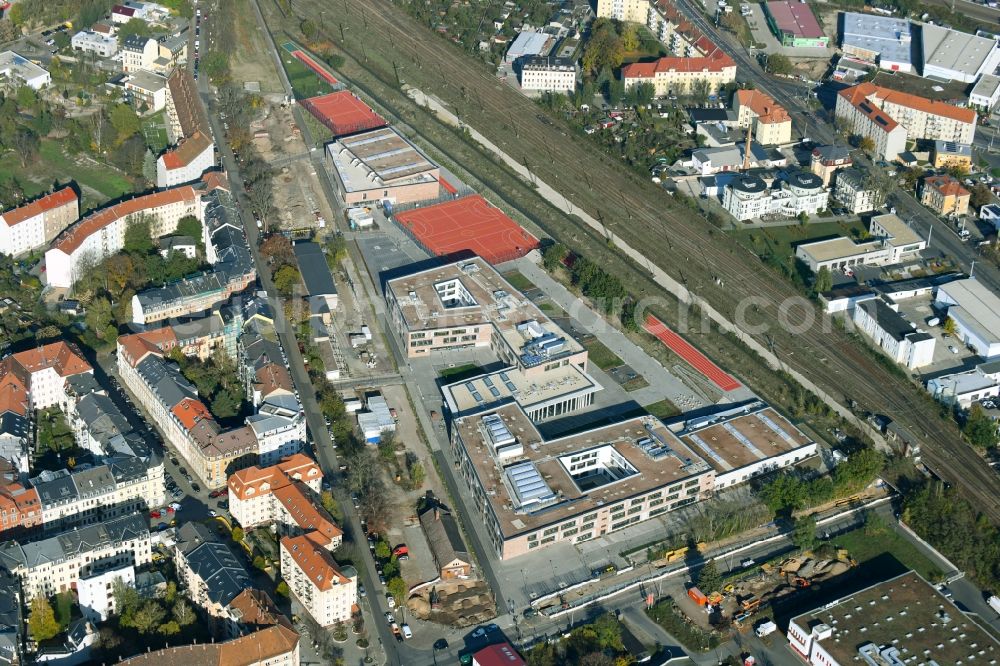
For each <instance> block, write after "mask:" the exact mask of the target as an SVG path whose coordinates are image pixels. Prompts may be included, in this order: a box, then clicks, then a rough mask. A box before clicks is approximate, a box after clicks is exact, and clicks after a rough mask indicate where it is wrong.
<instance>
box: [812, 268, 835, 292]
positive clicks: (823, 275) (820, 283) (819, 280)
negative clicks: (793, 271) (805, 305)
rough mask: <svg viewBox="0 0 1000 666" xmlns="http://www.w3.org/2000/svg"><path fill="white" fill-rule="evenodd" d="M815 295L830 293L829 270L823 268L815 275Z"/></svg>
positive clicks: (830, 280) (831, 277) (831, 282)
mask: <svg viewBox="0 0 1000 666" xmlns="http://www.w3.org/2000/svg"><path fill="white" fill-rule="evenodd" d="M815 288H816V293H818V294H822V293H823V292H825V291H830V289H832V288H833V276H832V275H831V274H830V269H829V268H827V267H826V266H823V267H822V268H820V269H819V271H817V273H816V284H815Z"/></svg>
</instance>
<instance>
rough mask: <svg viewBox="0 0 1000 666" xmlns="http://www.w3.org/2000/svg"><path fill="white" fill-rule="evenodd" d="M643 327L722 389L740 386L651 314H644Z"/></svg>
mask: <svg viewBox="0 0 1000 666" xmlns="http://www.w3.org/2000/svg"><path fill="white" fill-rule="evenodd" d="M643 328H644V329H646V331H647V332H649V333H652V334H653V335H655V336H656V337H657V338H659V340H660V342H662V343H663V344H665V345H666V346H667V348H668V349H670V351H672V352H674V353H675V354H677V355H678V356H680V357H681V358H682V359H684V360H685V361H686V362H687V363H688V365H690V366H691V367H692V368H694V369H695V370H697V371H698V372H700V373H701V374H703V375H705V376H706V377H707V378H708V379H710V380H712V382H713V383H714V384H715V385H716V386H718V387H719V388H720V389H722V390H723V391H735V390H736V389H738V388H739V387H740V383H739V382H738V381H736V380H735V379H733V378H732V377H731V376H729V375H728V374H726V373H725V372H724V371H723V370H722V368H720V367H719V366H717V365H716V364H715V363H712V362H711V361H710V360H709V359H708V357H707V356H705V355H704V354H702V353H701V352H700V351H698V350H697V349H695V348H694V347H693V346H692V345H691V343H690V342H688V341H687V340H685V339H684V338H682V337H681V336H679V335H677V334H676V333H674V332H673V331H671V330H670V329H669V328H667V325H666V324H664V323H663V322H662V321H660V320H659V319H657V318H656V317H654V316H653V315H646V323H645V324H643Z"/></svg>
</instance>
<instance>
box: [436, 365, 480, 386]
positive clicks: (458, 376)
mask: <svg viewBox="0 0 1000 666" xmlns="http://www.w3.org/2000/svg"><path fill="white" fill-rule="evenodd" d="M481 374H483V369H482V368H481V367H479V366H478V365H476V364H475V363H465V364H463V365H456V366H455V367H454V368H445V369H444V370H442V371H441V372H439V373H438V376H439V377H441V379H443V380H445V383H446V384H452V383H454V382H460V381H462V380H463V379H469V378H470V377H478V376H479V375H481Z"/></svg>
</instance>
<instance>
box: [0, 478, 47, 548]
mask: <svg viewBox="0 0 1000 666" xmlns="http://www.w3.org/2000/svg"><path fill="white" fill-rule="evenodd" d="M41 522H42V506H41V503H40V502H39V501H38V491H37V490H35V489H34V488H30V487H28V488H26V487H25V486H23V485H21V484H20V483H18V482H17V481H16V480H15V478H14V475H13V474H9V473H8V474H4V475H3V477H2V478H0V536H2V537H3V538H5V539H10V538H14V537H18V536H20V535H22V534H30V533H33V532H35V531H36V529H35V528H37V527H38V526H39V525H40V524H41Z"/></svg>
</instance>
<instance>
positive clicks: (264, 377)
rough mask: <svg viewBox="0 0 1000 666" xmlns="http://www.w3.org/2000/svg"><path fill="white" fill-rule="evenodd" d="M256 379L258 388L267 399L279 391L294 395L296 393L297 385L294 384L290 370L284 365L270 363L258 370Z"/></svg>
mask: <svg viewBox="0 0 1000 666" xmlns="http://www.w3.org/2000/svg"><path fill="white" fill-rule="evenodd" d="M256 378H257V383H256V387H257V388H258V389H259V390H260V393H261V395H262V396H264V397H265V398H266V397H267V396H269V395H271V394H272V393H274V392H275V391H277V390H284V391H287V392H288V393H293V392H294V391H295V385H294V384H293V383H292V376H291V375H290V374H288V370H287V369H286V368H285V366H283V365H278V364H277V363H268V364H266V365H264V366H261V368H260V369H259V370H257V373H256Z"/></svg>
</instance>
